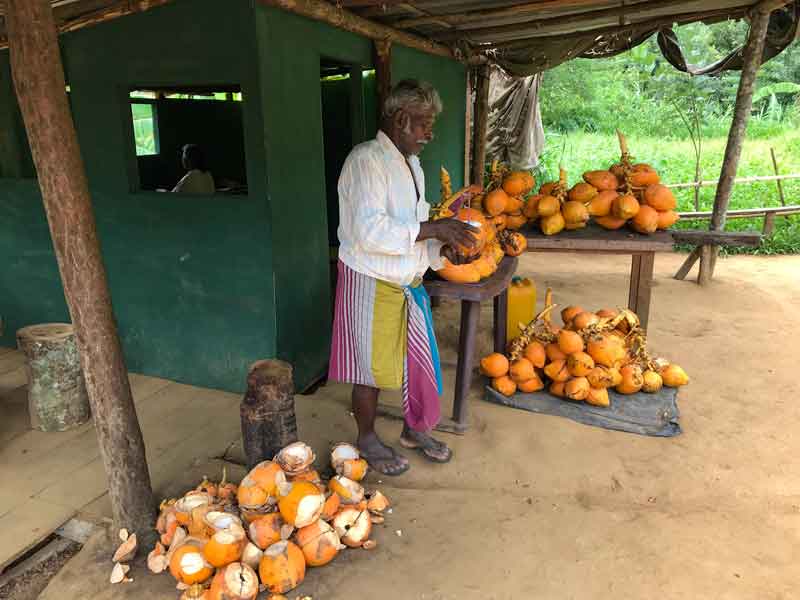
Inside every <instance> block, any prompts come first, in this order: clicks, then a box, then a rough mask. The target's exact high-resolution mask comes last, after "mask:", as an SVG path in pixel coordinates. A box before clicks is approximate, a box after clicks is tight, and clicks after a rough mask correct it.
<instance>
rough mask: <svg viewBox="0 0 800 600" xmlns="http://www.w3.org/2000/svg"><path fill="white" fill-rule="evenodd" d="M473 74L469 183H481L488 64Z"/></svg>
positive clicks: (484, 164) (486, 119)
mask: <svg viewBox="0 0 800 600" xmlns="http://www.w3.org/2000/svg"><path fill="white" fill-rule="evenodd" d="M473 74H474V76H475V111H474V113H473V114H474V118H473V121H472V134H473V142H472V175H471V177H470V180H471V183H473V184H477V185H483V175H484V171H485V170H486V135H487V125H488V122H489V66H488V65H480V66H479V67H476V68H475V70H474V71H473Z"/></svg>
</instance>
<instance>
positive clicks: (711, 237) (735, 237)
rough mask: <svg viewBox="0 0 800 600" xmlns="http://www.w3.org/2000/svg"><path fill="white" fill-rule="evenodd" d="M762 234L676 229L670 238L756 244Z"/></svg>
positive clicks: (728, 244) (719, 244)
mask: <svg viewBox="0 0 800 600" xmlns="http://www.w3.org/2000/svg"><path fill="white" fill-rule="evenodd" d="M761 238H762V235H761V234H760V233H758V232H757V231H705V230H689V229H676V230H675V231H673V232H672V239H673V240H674V241H675V243H676V244H697V245H702V244H713V245H717V246H758V245H759V244H761Z"/></svg>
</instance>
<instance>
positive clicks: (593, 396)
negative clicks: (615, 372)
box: [585, 387, 611, 406]
mask: <svg viewBox="0 0 800 600" xmlns="http://www.w3.org/2000/svg"><path fill="white" fill-rule="evenodd" d="M585 401H586V404H591V405H592V406H609V405H610V404H611V400H609V398H608V390H607V389H606V388H596V387H592V388H589V393H588V394H587V395H586V398H585Z"/></svg>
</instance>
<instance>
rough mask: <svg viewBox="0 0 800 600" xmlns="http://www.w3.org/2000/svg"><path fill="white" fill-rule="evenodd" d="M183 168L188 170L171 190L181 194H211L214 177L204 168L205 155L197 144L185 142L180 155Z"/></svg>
mask: <svg viewBox="0 0 800 600" xmlns="http://www.w3.org/2000/svg"><path fill="white" fill-rule="evenodd" d="M181 162H182V163H183V168H184V169H186V170H187V171H188V173H186V175H184V176H183V178H182V179H181V180H180V181H179V182H178V185H176V186H175V187H174V188H173V189H172V191H173V192H178V193H183V194H213V193H214V178H213V177H212V176H211V171H209V170H208V168H206V156H205V153H204V152H203V149H202V148H201V147H200V146H198V145H197V144H186V145H185V146H184V147H183V152H182V155H181Z"/></svg>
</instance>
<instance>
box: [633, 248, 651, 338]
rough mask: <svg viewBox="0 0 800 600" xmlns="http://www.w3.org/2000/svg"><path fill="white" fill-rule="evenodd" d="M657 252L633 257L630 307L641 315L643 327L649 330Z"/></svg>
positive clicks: (640, 319)
mask: <svg viewBox="0 0 800 600" xmlns="http://www.w3.org/2000/svg"><path fill="white" fill-rule="evenodd" d="M654 261H655V252H644V253H642V254H634V255H633V257H632V258H631V285H630V290H629V291H628V308H630V309H631V310H632V311H633V312H635V313H636V314H637V315H639V321H641V323H642V329H644V330H647V322H648V320H649V318H650V292H651V290H652V284H653V263H654Z"/></svg>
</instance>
